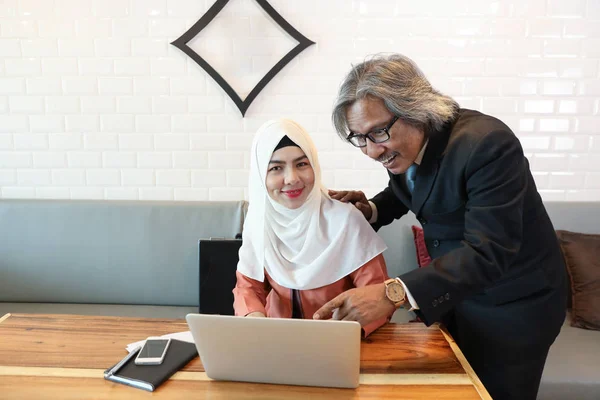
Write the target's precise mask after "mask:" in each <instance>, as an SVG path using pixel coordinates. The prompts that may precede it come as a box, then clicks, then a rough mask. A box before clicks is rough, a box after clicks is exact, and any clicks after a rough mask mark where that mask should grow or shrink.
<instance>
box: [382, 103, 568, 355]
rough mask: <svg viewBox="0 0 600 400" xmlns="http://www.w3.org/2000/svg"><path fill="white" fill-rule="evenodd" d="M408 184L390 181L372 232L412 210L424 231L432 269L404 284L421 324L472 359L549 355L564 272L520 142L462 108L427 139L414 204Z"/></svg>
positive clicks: (562, 300)
mask: <svg viewBox="0 0 600 400" xmlns="http://www.w3.org/2000/svg"><path fill="white" fill-rule="evenodd" d="M403 180H404V175H403V174H400V175H393V174H390V181H389V185H388V187H387V188H386V189H385V190H384V191H383V192H381V193H379V194H378V195H377V196H375V197H374V198H373V199H372V201H373V202H374V203H375V205H376V206H377V211H378V219H377V222H376V223H375V224H374V228H375V229H379V227H381V226H383V225H387V224H389V223H391V222H392V221H393V220H394V219H398V218H400V217H401V216H402V215H404V214H405V213H406V212H407V211H408V210H409V209H410V210H412V211H413V212H414V213H415V215H416V216H417V218H418V220H419V221H420V222H421V224H422V226H423V230H424V236H425V242H426V245H427V249H428V251H429V253H430V255H431V257H432V259H433V261H432V262H431V264H430V265H429V266H427V267H425V268H419V269H416V270H413V271H410V272H408V273H406V274H403V275H402V276H400V279H402V281H403V282H404V283H405V284H406V286H407V287H408V289H409V290H410V292H411V294H412V296H413V297H414V298H415V300H416V302H417V303H418V305H419V307H420V311H419V315H420V317H421V318H422V319H423V320H424V322H425V323H426V324H428V325H429V324H431V323H433V322H436V321H442V322H445V323H446V324H447V325H448V327H449V329H451V333H452V334H453V335H454V336H455V339H456V340H457V342H458V343H459V345H460V346H461V348H463V351H465V349H466V353H467V354H466V355H467V358H469V359H470V360H472V359H473V357H480V356H481V357H483V356H484V355H485V354H488V355H489V354H491V353H492V352H494V351H497V352H505V351H507V349H508V348H512V349H513V350H516V351H520V349H528V350H531V349H533V348H543V347H544V346H545V348H546V350H547V347H548V346H549V345H550V343H552V341H553V340H554V338H555V336H556V335H557V334H558V331H559V329H560V326H561V324H562V322H563V321H564V317H565V308H566V286H565V266H564V261H563V257H562V254H561V251H560V247H559V244H558V241H557V238H556V234H555V232H554V228H553V226H552V223H551V222H550V219H549V217H548V215H547V213H546V210H545V208H544V205H543V203H542V200H541V198H540V196H539V194H538V192H537V189H536V186H535V183H534V180H533V177H532V175H531V172H530V170H529V164H528V161H527V159H526V158H525V156H524V154H523V150H522V148H521V145H520V142H519V140H518V139H517V137H516V136H515V135H514V134H513V133H512V132H511V130H510V129H509V128H508V127H507V126H506V125H505V124H504V123H502V122H501V121H499V120H498V119H496V118H493V117H490V116H487V115H484V114H481V113H479V112H476V111H472V110H465V109H462V110H460V112H459V115H458V117H457V119H456V120H455V121H453V122H452V123H449V124H447V125H446V126H445V128H444V129H443V130H442V131H440V132H434V133H432V134H431V135H430V137H429V143H428V145H427V149H426V150H425V154H424V156H423V160H422V162H421V165H420V166H419V168H418V170H417V178H416V183H415V189H414V193H413V196H412V198H411V197H409V196H408V194H407V193H406V191H405V189H404V187H405V185H404V184H403ZM530 346H533V347H530ZM540 346H541V347H540ZM491 347H496V349H495V350H494V349H492V348H491Z"/></svg>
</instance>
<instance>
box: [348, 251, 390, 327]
mask: <svg viewBox="0 0 600 400" xmlns="http://www.w3.org/2000/svg"><path fill="white" fill-rule="evenodd" d="M350 277H351V278H352V281H353V283H354V286H355V287H357V288H358V287H363V286H368V285H374V284H377V283H383V282H384V281H385V280H386V279H387V278H388V274H387V268H386V265H385V259H384V258H383V254H379V255H378V256H376V257H375V258H373V259H372V260H371V261H369V262H368V263H366V264H365V265H363V266H362V267H360V268H359V269H357V270H356V271H354V272H353V273H352V274H350ZM390 318H391V315H389V316H388V317H386V318H381V319H378V320H376V321H373V322H371V323H370V324H369V325H366V326H363V328H362V329H363V331H364V336H365V337H367V336H369V335H370V334H371V333H372V332H373V331H374V330H375V329H377V328H379V327H380V326H381V325H383V324H385V323H386V322H388V321H389V319H390Z"/></svg>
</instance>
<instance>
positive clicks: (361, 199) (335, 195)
mask: <svg viewBox="0 0 600 400" xmlns="http://www.w3.org/2000/svg"><path fill="white" fill-rule="evenodd" d="M328 193H329V196H330V197H331V198H332V199H334V200H339V201H341V202H342V203H352V204H354V205H355V206H356V208H358V210H359V211H360V212H361V213H363V215H364V216H365V218H366V219H367V221H369V220H370V219H371V216H372V215H373V210H372V209H371V205H370V204H369V200H368V199H367V196H365V194H364V192H361V191H360V190H329V191H328Z"/></svg>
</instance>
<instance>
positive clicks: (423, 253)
mask: <svg viewBox="0 0 600 400" xmlns="http://www.w3.org/2000/svg"><path fill="white" fill-rule="evenodd" d="M412 232H413V238H414V241H415V249H416V250H417V263H418V264H419V268H420V267H426V266H427V265H429V263H430V262H431V256H430V255H429V252H428V251H427V245H426V244H425V234H424V232H423V228H420V227H418V226H416V225H413V226H412Z"/></svg>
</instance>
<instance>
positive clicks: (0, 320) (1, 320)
mask: <svg viewBox="0 0 600 400" xmlns="http://www.w3.org/2000/svg"><path fill="white" fill-rule="evenodd" d="M10 316H11V313H6V314H4V315H3V316H2V317H0V324H1V323H2V322H4V321H5V320H7V319H8V318H9V317H10Z"/></svg>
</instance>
